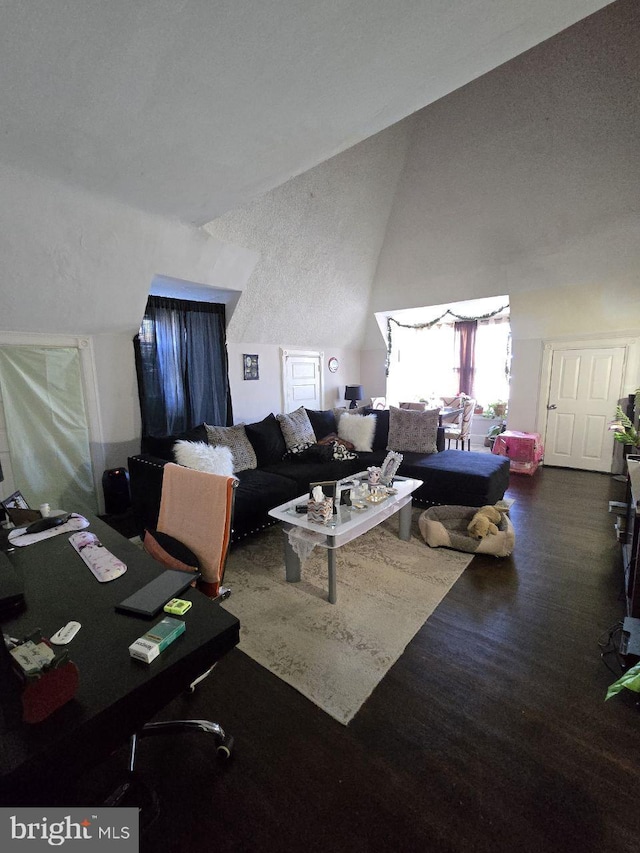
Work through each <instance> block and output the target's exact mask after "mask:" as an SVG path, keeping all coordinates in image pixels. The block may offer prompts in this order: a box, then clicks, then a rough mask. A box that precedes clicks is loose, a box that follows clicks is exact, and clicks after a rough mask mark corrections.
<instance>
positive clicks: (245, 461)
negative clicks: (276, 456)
mask: <svg viewBox="0 0 640 853" xmlns="http://www.w3.org/2000/svg"><path fill="white" fill-rule="evenodd" d="M205 427H206V429H207V438H208V439H209V444H213V445H216V446H219V445H222V446H223V447H229V448H231V453H232V455H233V473H234V474H236V473H237V472H238V471H246V469H247V468H255V467H256V466H257V461H256V452H255V450H254V449H253V445H252V444H251V442H250V441H249V439H248V438H247V433H246V431H245V428H244V424H236V425H235V426H230V427H221V426H210V425H209V424H205Z"/></svg>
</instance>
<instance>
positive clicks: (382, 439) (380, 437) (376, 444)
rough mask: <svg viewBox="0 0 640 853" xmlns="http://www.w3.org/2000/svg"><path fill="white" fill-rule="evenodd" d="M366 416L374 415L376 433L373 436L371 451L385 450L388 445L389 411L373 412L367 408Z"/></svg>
mask: <svg viewBox="0 0 640 853" xmlns="http://www.w3.org/2000/svg"><path fill="white" fill-rule="evenodd" d="M366 414H367V415H374V417H375V419H376V431H375V433H374V435H373V448H372V449H373V450H374V451H375V450H386V449H387V444H388V443H389V414H390V413H389V409H382V410H378V409H376V410H374V409H372V408H368V409H367V410H366Z"/></svg>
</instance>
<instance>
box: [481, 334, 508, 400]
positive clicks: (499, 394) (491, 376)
mask: <svg viewBox="0 0 640 853" xmlns="http://www.w3.org/2000/svg"><path fill="white" fill-rule="evenodd" d="M510 336H511V325H510V323H509V318H508V317H501V318H497V319H495V320H481V321H479V322H478V328H477V330H476V347H475V357H476V372H475V382H474V394H473V396H474V397H475V398H476V400H477V401H478V402H479V403H480V404H481V405H482V406H484V407H485V408H486V406H488V405H489V403H495V402H497V401H498V400H504V402H508V400H509V376H508V374H509V372H510V367H511V365H510V364H509V360H510V349H511V348H510Z"/></svg>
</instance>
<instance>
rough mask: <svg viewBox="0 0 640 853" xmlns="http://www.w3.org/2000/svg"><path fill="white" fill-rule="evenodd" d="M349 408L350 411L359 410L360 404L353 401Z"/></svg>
mask: <svg viewBox="0 0 640 853" xmlns="http://www.w3.org/2000/svg"><path fill="white" fill-rule="evenodd" d="M349 408H350V409H357V408H358V404H357V403H356V401H355V400H352V401H351V402H350V403H349Z"/></svg>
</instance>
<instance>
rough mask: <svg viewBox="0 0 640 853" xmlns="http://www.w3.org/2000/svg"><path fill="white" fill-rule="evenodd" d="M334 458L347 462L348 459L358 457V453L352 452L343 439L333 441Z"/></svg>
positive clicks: (337, 460)
mask: <svg viewBox="0 0 640 853" xmlns="http://www.w3.org/2000/svg"><path fill="white" fill-rule="evenodd" d="M333 458H334V460H335V461H336V462H346V461H347V460H348V459H357V458H358V456H357V454H356V453H352V452H351V451H350V450H349V448H348V447H345V446H344V443H343V442H342V441H334V442H333Z"/></svg>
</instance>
